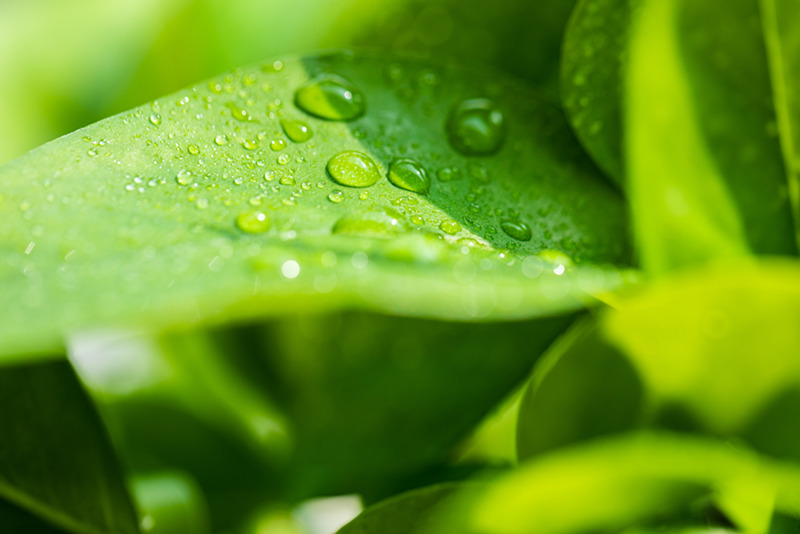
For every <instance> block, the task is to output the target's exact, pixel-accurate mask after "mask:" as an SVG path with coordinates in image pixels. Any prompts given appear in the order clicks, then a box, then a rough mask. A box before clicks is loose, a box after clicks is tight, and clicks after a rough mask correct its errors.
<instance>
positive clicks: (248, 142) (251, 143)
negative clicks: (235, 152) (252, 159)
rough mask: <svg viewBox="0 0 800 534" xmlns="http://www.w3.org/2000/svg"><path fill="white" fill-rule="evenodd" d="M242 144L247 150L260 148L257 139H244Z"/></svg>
mask: <svg viewBox="0 0 800 534" xmlns="http://www.w3.org/2000/svg"><path fill="white" fill-rule="evenodd" d="M242 146H243V147H244V148H246V149H247V150H255V149H257V148H258V140H256V139H242Z"/></svg>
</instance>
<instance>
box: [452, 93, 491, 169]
mask: <svg viewBox="0 0 800 534" xmlns="http://www.w3.org/2000/svg"><path fill="white" fill-rule="evenodd" d="M447 135H448V138H449V140H450V144H451V145H452V146H453V148H455V149H456V150H458V151H459V152H461V153H462V154H466V155H468V156H471V155H486V154H491V153H493V152H496V151H497V150H498V149H499V148H500V146H501V145H502V144H503V139H504V138H505V119H504V117H503V113H502V112H501V111H500V110H499V109H498V108H497V106H496V105H495V103H494V102H492V101H491V100H489V99H487V98H474V99H470V100H464V101H463V102H461V103H460V104H459V105H458V106H456V107H455V108H453V110H452V111H451V112H450V116H449V117H448V119H447Z"/></svg>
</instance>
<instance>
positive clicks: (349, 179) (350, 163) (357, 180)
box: [327, 151, 381, 187]
mask: <svg viewBox="0 0 800 534" xmlns="http://www.w3.org/2000/svg"><path fill="white" fill-rule="evenodd" d="M327 168H328V173H329V174H330V175H331V178H333V180H334V181H335V182H336V183H338V184H341V185H346V186H348V187H369V186H371V185H373V184H375V183H376V182H377V181H378V180H380V179H381V175H380V173H379V172H378V166H377V165H376V164H375V162H374V161H372V160H371V159H370V157H369V156H367V155H366V154H363V153H361V152H353V151H349V152H341V153H339V154H337V155H335V156H333V157H332V158H331V159H330V161H328V167H327Z"/></svg>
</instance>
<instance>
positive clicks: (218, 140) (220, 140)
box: [214, 134, 228, 146]
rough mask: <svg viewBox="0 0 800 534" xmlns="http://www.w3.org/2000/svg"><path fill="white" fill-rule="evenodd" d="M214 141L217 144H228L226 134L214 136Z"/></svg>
mask: <svg viewBox="0 0 800 534" xmlns="http://www.w3.org/2000/svg"><path fill="white" fill-rule="evenodd" d="M214 143H216V144H217V145H219V146H223V145H227V144H228V136H227V135H225V134H219V135H218V136H216V137H215V138H214Z"/></svg>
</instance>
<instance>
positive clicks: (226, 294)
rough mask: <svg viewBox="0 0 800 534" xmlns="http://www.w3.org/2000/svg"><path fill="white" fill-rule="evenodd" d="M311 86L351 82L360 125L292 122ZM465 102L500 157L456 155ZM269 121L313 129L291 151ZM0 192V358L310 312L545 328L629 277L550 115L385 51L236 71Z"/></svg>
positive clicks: (15, 176) (86, 138)
mask: <svg viewBox="0 0 800 534" xmlns="http://www.w3.org/2000/svg"><path fill="white" fill-rule="evenodd" d="M387 64H389V65H390V66H391V68H390V69H389V70H391V72H388V71H387ZM398 69H399V70H398ZM398 72H400V73H401V74H402V76H401V77H400V78H399V79H397V81H396V82H392V81H390V79H394V78H393V75H394V74H397V73H398ZM320 73H336V74H337V75H339V76H342V77H344V78H346V79H348V80H349V81H350V82H352V83H353V84H355V87H356V88H357V89H355V90H360V91H361V92H363V95H364V99H365V101H366V114H365V115H364V116H363V117H361V118H354V120H353V122H352V123H343V122H337V121H327V120H322V119H317V118H315V117H313V116H310V115H306V114H304V113H302V112H301V111H300V110H299V109H296V108H295V107H294V105H292V102H293V101H294V93H295V90H296V89H297V88H298V87H300V86H301V85H302V84H303V83H305V82H307V81H308V79H309V77H311V76H316V75H318V74H320ZM389 74H392V76H390V75H389ZM347 94H352V93H347ZM345 96H346V95H345ZM475 96H485V97H488V98H491V99H492V101H494V102H495V104H494V105H496V106H497V110H498V111H499V112H501V113H502V114H503V115H504V117H505V123H504V124H505V126H504V127H501V135H502V134H503V133H505V138H506V141H505V142H504V143H502V145H501V146H499V147H498V151H497V152H496V153H494V154H493V155H489V156H477V155H469V156H465V155H463V154H461V153H460V152H457V151H456V150H455V149H453V148H452V147H451V146H450V144H449V142H448V137H447V135H445V123H446V122H447V117H448V112H449V110H450V107H451V106H452V105H455V104H458V103H459V102H463V101H464V99H465V98H472V97H475ZM479 102H483V101H479ZM492 116H493V117H496V116H497V115H492ZM280 118H285V119H288V120H296V119H302V120H303V121H305V122H306V123H307V124H308V125H309V127H310V128H311V130H312V131H313V138H312V139H311V140H310V141H307V142H304V143H294V142H291V141H289V140H287V138H286V137H285V136H284V134H283V133H282V131H281V126H280V124H279V119H280ZM469 120H471V119H469ZM469 120H468V118H465V121H467V122H466V123H465V124H469ZM481 120H482V119H481ZM502 129H505V130H506V131H505V132H503V131H502ZM451 135H452V132H451ZM499 140H502V137H499V138H498V142H499ZM271 146H272V148H271ZM284 147H286V148H284ZM342 151H360V152H365V153H366V154H367V156H366V157H369V158H371V159H373V160H374V161H375V162H377V163H376V165H377V169H378V172H379V176H380V180H379V181H378V183H376V184H375V185H373V186H372V187H370V188H363V189H360V190H359V189H355V188H349V187H345V186H342V185H339V184H337V183H335V182H334V181H333V180H332V179H331V178H330V176H329V175H328V174H326V170H325V167H326V165H327V164H328V162H329V160H330V159H331V158H332V157H333V156H335V155H337V154H338V153H341V152H342ZM401 156H402V157H404V158H413V159H414V160H416V161H417V162H419V163H420V164H421V165H423V166H424V167H426V168H427V174H428V176H429V177H430V180H431V182H432V185H431V188H430V193H429V194H428V195H418V194H415V193H411V192H409V191H406V190H403V189H400V188H399V187H395V186H394V185H392V184H391V183H390V182H389V181H388V180H385V179H383V178H382V177H383V176H384V175H385V173H386V168H387V166H388V164H389V163H390V162H392V161H393V160H395V159H396V158H398V157H401ZM443 169H446V171H443ZM437 175H438V176H439V178H438V179H437V178H436V176H437ZM0 180H2V182H3V183H4V187H3V195H2V197H1V198H2V200H0V216H1V217H2V219H3V221H4V228H5V230H6V232H5V234H4V236H3V238H2V241H0V260H1V261H0V280H2V288H3V291H4V294H5V295H6V302H7V306H5V307H4V308H3V310H4V311H3V312H0V318H2V321H0V324H1V325H2V327H0V353H2V354H5V355H13V354H18V355H19V354H21V353H23V352H27V353H30V352H39V351H43V350H45V349H47V348H50V347H53V346H57V345H59V344H60V343H61V341H60V336H61V335H62V334H63V333H64V332H73V331H75V330H79V329H83V328H87V327H94V326H113V325H119V324H125V325H126V326H128V327H139V326H143V327H158V328H159V329H163V328H167V327H171V326H181V325H194V324H197V323H198V322H225V321H229V320H231V319H236V318H247V317H254V316H264V315H278V314H280V315H283V314H286V313H287V312H288V311H302V310H309V309H314V310H319V309H326V308H340V307H357V308H362V309H376V310H381V311H385V312H389V313H394V314H414V315H417V316H425V317H438V318H443V319H458V320H476V319H481V320H485V319H493V320H499V319H512V318H513V319H516V318H529V317H536V316H543V315H551V314H557V313H563V312H567V311H572V310H575V309H577V308H580V307H582V306H583V305H585V304H586V303H587V302H592V301H593V298H592V296H591V295H592V294H593V293H598V292H603V291H608V290H611V289H613V288H615V287H618V286H620V285H621V284H622V283H623V282H624V281H625V276H624V273H621V272H620V271H618V270H617V269H615V268H603V267H598V265H604V264H607V263H617V264H619V263H624V262H625V261H626V260H627V258H628V255H629V249H628V245H627V243H626V241H625V237H624V236H625V216H624V209H623V206H622V201H621V199H620V197H619V196H618V195H617V194H616V193H615V192H614V191H612V190H611V189H609V188H608V186H607V185H606V184H605V183H604V182H603V181H602V180H601V179H600V178H599V176H598V175H597V173H596V171H595V170H594V167H593V166H592V164H591V162H589V161H588V160H587V159H585V158H584V157H583V156H582V152H581V150H580V147H579V146H578V145H577V143H576V142H575V140H574V138H573V137H572V136H571V134H570V132H569V129H568V127H567V125H566V124H565V123H564V122H563V121H562V120H561V119H560V111H559V110H558V109H556V108H553V107H552V106H550V105H549V104H544V103H541V102H538V101H536V100H535V99H532V98H531V96H530V94H529V93H528V92H527V90H526V89H525V88H523V87H520V86H518V85H516V84H515V83H513V82H512V81H509V80H504V79H503V78H502V77H498V76H497V75H495V74H490V73H482V74H475V73H468V72H465V71H462V70H459V69H457V68H444V67H435V66H432V65H430V64H428V63H424V62H416V61H411V60H400V59H397V58H390V57H384V56H374V57H373V56H363V57H356V56H353V55H352V54H349V53H333V54H329V55H321V56H315V57H310V58H307V59H306V60H304V61H302V62H301V61H297V60H291V61H290V60H287V61H285V62H277V63H274V64H272V63H270V64H268V65H265V66H263V68H262V67H251V68H248V69H243V70H238V71H236V72H234V73H231V74H228V75H225V76H222V77H220V78H218V79H216V80H212V81H211V82H209V83H207V84H202V85H200V86H197V87H194V88H190V89H187V90H185V91H182V92H179V93H176V94H174V95H171V96H169V97H167V98H166V99H164V100H163V101H161V102H154V103H152V104H150V105H148V106H145V107H141V108H137V109H134V110H132V111H130V112H128V113H125V114H122V115H120V116H117V117H112V118H110V119H108V120H105V121H103V122H100V123H98V124H95V125H93V126H91V127H89V128H86V129H84V130H81V131H78V132H75V133H74V134H71V135H68V136H66V137H63V138H61V139H58V140H56V141H54V142H52V143H50V144H48V145H45V146H43V147H41V148H39V149H38V150H35V151H33V152H31V153H29V154H28V155H26V156H25V157H23V158H20V159H18V160H16V161H14V162H12V163H10V164H8V165H6V166H4V167H2V169H0ZM362 197H363V198H362ZM331 199H332V200H331ZM261 213H263V217H262V215H260V214H261ZM259 217H261V219H259ZM237 221H238V222H237ZM523 223H524V224H525V225H527V227H528V228H529V229H530V240H528V241H526V240H525V239H527V236H526V235H525V234H526V233H527V229H526V228H525V226H522V224H523ZM237 224H238V226H239V228H237ZM509 224H510V225H511V229H510V230H509V229H508V228H509V226H508V225H509ZM501 225H502V227H503V228H506V229H505V230H504V229H502V228H501ZM242 229H244V231H243V230H242ZM512 235H515V236H516V238H515V237H512ZM554 251H559V252H554ZM564 253H565V254H566V255H569V256H571V257H572V260H574V261H575V262H576V263H577V265H575V266H574V267H572V268H570V267H571V263H572V260H571V259H570V258H569V257H567V256H566V255H565V254H564Z"/></svg>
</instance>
